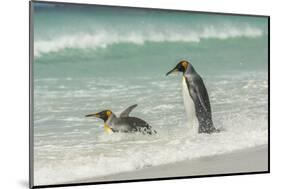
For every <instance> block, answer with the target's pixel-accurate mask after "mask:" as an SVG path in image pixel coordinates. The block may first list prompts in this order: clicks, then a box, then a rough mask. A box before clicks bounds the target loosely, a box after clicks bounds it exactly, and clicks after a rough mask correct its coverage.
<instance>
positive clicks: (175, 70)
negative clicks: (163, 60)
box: [166, 67, 179, 76]
mask: <svg viewBox="0 0 281 189" xmlns="http://www.w3.org/2000/svg"><path fill="white" fill-rule="evenodd" d="M178 71H179V70H178V68H177V67H175V68H174V69H172V70H171V71H169V72H168V73H166V76H168V75H170V74H171V73H175V72H178Z"/></svg>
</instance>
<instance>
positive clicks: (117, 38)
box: [34, 26, 264, 57]
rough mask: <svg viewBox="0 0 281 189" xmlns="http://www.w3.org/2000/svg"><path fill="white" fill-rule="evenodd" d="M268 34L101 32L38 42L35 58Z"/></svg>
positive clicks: (210, 30) (207, 29)
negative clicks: (122, 46) (75, 51)
mask: <svg viewBox="0 0 281 189" xmlns="http://www.w3.org/2000/svg"><path fill="white" fill-rule="evenodd" d="M263 34H264V32H263V31H262V30H261V29H259V28H254V27H250V26H247V27H244V28H236V27H233V26H224V27H223V28H217V27H214V26H208V27H204V28H202V29H198V31H186V30H184V31H182V32H181V31H169V30H164V31H160V32H159V31H131V32H129V33H122V32H118V31H114V32H110V31H99V32H94V33H83V32H81V33H76V34H68V35H62V36H59V37H54V38H52V39H49V40H45V39H41V40H36V41H35V43H34V55H35V57H40V56H41V55H43V54H47V53H53V52H58V51H61V50H64V49H69V48H70V49H97V48H106V47H108V46H110V45H114V44H119V43H132V44H136V45H143V44H144V43H146V42H156V43H160V42H183V43H187V42H194V43H199V42H200V41H201V40H203V39H219V40H223V39H229V38H238V37H248V38H255V37H260V36H262V35H263Z"/></svg>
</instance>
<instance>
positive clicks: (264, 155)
mask: <svg viewBox="0 0 281 189" xmlns="http://www.w3.org/2000/svg"><path fill="white" fill-rule="evenodd" d="M267 170H268V147H267V145H262V146H258V147H255V148H249V149H244V150H239V151H235V152H232V153H228V154H222V155H216V156H209V157H202V158H199V159H193V160H185V161H181V162H176V163H172V164H166V165H159V166H154V167H148V168H144V169H140V170H136V171H131V172H123V173H119V174H114V175H107V176H103V177H95V178H89V179H85V180H80V181H78V182H105V181H119V180H135V179H149V178H165V177H181V176H197V175H209V174H227V173H244V172H260V171H267Z"/></svg>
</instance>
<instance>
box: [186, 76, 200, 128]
mask: <svg viewBox="0 0 281 189" xmlns="http://www.w3.org/2000/svg"><path fill="white" fill-rule="evenodd" d="M182 97H183V103H184V108H185V113H186V118H187V125H188V127H192V128H194V129H196V131H197V130H198V128H199V123H198V119H197V116H196V110H195V105H194V102H193V100H192V98H191V96H190V93H189V91H188V86H187V83H186V81H185V77H182Z"/></svg>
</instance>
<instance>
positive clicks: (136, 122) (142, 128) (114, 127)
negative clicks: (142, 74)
mask: <svg viewBox="0 0 281 189" xmlns="http://www.w3.org/2000/svg"><path fill="white" fill-rule="evenodd" d="M135 107H137V104H134V105H132V106H130V107H128V108H127V109H125V110H124V111H123V112H122V113H121V114H120V117H117V116H116V115H115V114H114V113H113V112H112V111H111V110H104V111H101V112H98V113H95V114H89V115H86V117H97V118H101V119H102V120H103V121H104V130H105V132H107V133H113V132H123V133H135V132H141V133H143V134H149V135H151V134H156V133H157V132H156V131H155V130H153V129H152V127H151V126H150V125H149V124H148V123H146V122H145V121H144V120H142V119H140V118H137V117H129V114H130V112H131V111H132V110H133V109H134V108H135Z"/></svg>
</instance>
